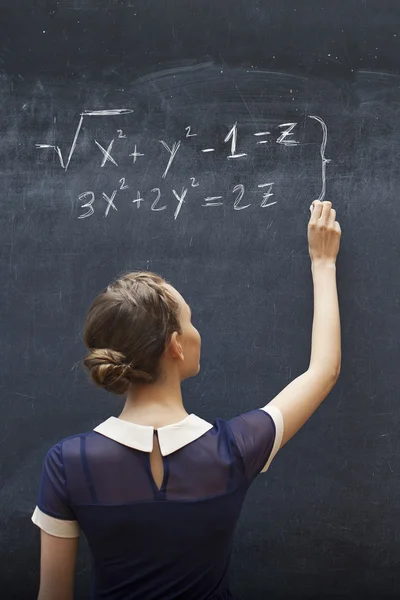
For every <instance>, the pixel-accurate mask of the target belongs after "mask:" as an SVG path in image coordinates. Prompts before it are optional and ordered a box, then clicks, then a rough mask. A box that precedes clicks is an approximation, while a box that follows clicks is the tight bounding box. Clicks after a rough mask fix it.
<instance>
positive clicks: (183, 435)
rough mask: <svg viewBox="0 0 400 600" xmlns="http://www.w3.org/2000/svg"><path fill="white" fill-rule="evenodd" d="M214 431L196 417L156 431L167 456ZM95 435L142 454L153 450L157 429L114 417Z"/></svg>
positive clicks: (162, 449)
mask: <svg viewBox="0 0 400 600" xmlns="http://www.w3.org/2000/svg"><path fill="white" fill-rule="evenodd" d="M212 428H213V425H211V423H207V421H204V420H203V419H200V417H197V416H196V415H193V414H191V415H188V416H187V417H186V418H185V419H183V421H179V423H173V424H172V425H166V426H165V427H160V428H159V429H157V430H156V431H157V433H158V442H159V444H160V450H161V454H162V455H163V456H167V455H168V454H172V452H176V451H177V450H179V449H180V448H183V446H186V445H187V444H190V443H191V442H194V441H195V440H197V439H198V438H199V437H201V436H202V435H204V434H205V433H207V431H210V429H212ZM94 431H96V432H97V433H101V435H104V436H106V437H108V438H110V439H112V440H114V441H116V442H119V443H120V444H123V445H124V446H129V447H130V448H134V449H135V450H141V451H142V452H151V451H152V450H153V439H154V427H150V426H148V425H137V424H136V423H131V422H130V421H123V420H122V419H118V418H117V417H110V418H109V419H107V420H106V421H104V422H103V423H100V425H98V426H97V427H95V428H94Z"/></svg>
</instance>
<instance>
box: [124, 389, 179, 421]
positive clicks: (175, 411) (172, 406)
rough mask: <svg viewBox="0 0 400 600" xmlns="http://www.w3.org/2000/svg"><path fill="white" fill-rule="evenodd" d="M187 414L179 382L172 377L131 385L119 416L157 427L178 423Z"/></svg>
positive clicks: (126, 419) (125, 419)
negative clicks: (171, 378)
mask: <svg viewBox="0 0 400 600" xmlns="http://www.w3.org/2000/svg"><path fill="white" fill-rule="evenodd" d="M187 416H188V413H187V412H186V410H185V407H184V406H183V399H182V391H181V383H180V381H179V380H178V379H176V378H174V379H173V380H169V381H166V380H165V379H164V380H162V381H161V382H159V383H158V382H156V383H152V384H139V385H138V384H135V385H131V386H130V388H129V391H128V395H127V398H126V401H125V406H124V408H123V410H122V412H121V414H120V415H119V418H120V419H123V420H124V421H130V422H132V423H136V424H137V425H149V426H151V427H155V428H159V427H165V425H171V424H172V423H178V422H179V421H182V420H183V419H184V418H185V417H187Z"/></svg>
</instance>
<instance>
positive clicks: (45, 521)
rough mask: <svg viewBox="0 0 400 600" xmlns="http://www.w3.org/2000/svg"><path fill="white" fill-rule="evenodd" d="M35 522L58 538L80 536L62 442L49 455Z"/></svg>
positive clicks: (44, 469)
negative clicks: (69, 488) (72, 506)
mask: <svg viewBox="0 0 400 600" xmlns="http://www.w3.org/2000/svg"><path fill="white" fill-rule="evenodd" d="M32 521H33V523H34V524H35V525H37V526H38V527H40V529H43V530H44V531H46V532H47V533H49V534H50V535H54V536H57V537H66V538H72V537H79V533H80V530H79V525H78V523H77V521H76V519H75V516H74V514H73V511H72V509H71V507H70V505H69V499H68V493H67V490H66V481H65V470H64V463H63V456H62V443H61V442H59V443H58V444H56V445H55V446H53V447H52V448H51V449H50V450H49V451H48V453H47V454H46V457H45V460H44V464H43V468H42V476H41V481H40V488H39V496H38V503H37V506H36V508H35V511H34V513H33V515H32Z"/></svg>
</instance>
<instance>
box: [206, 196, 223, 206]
mask: <svg viewBox="0 0 400 600" xmlns="http://www.w3.org/2000/svg"><path fill="white" fill-rule="evenodd" d="M221 199H222V196H208V197H207V198H204V201H205V202H206V203H207V204H203V205H202V206H221V204H222V202H216V200H221Z"/></svg>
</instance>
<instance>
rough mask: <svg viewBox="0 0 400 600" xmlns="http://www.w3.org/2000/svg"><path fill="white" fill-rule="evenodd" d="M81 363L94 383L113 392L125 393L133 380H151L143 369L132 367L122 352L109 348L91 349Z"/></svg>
mask: <svg viewBox="0 0 400 600" xmlns="http://www.w3.org/2000/svg"><path fill="white" fill-rule="evenodd" d="M83 363H84V365H85V367H86V368H87V369H88V371H89V373H90V377H91V379H92V380H93V381H94V383H96V384H97V385H98V386H100V387H102V388H104V389H105V390H107V391H108V392H114V393H115V394H125V393H126V392H127V391H128V387H129V384H130V383H133V382H135V380H136V381H137V380H140V379H141V380H144V381H147V382H150V381H152V377H151V376H150V375H149V374H148V373H146V372H145V371H141V370H140V369H133V368H132V367H131V365H129V364H128V363H127V362H126V357H125V355H124V354H122V353H121V352H117V351H116V350H111V349H109V348H95V349H92V350H91V351H90V352H89V354H88V356H87V357H86V358H85V359H84V361H83Z"/></svg>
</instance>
